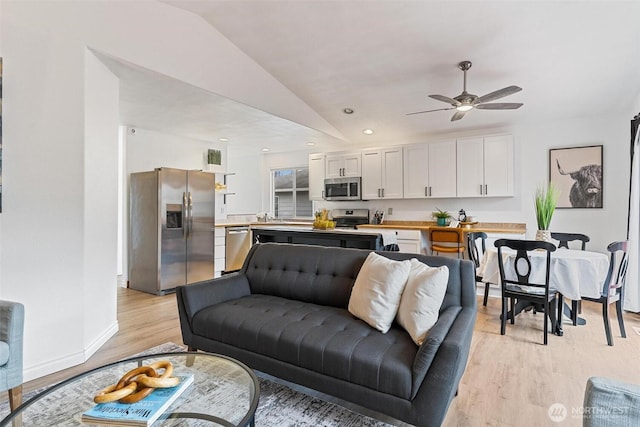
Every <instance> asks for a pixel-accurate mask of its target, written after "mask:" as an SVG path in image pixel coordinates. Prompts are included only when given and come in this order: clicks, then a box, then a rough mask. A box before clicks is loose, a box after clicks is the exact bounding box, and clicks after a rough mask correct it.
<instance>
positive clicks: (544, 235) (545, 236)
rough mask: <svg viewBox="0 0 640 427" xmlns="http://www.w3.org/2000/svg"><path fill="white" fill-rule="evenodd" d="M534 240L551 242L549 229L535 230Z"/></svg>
mask: <svg viewBox="0 0 640 427" xmlns="http://www.w3.org/2000/svg"><path fill="white" fill-rule="evenodd" d="M536 240H540V241H543V242H551V231H549V230H538V231H536Z"/></svg>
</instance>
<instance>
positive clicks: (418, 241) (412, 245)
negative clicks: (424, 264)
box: [391, 230, 425, 255]
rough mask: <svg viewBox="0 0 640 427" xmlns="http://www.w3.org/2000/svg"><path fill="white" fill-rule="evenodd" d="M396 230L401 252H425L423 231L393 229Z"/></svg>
mask: <svg viewBox="0 0 640 427" xmlns="http://www.w3.org/2000/svg"><path fill="white" fill-rule="evenodd" d="M391 231H395V233H396V236H397V239H398V247H399V248H400V252H404V253H408V254H423V255H424V254H425V252H424V251H423V249H422V248H423V246H424V245H423V237H422V236H423V233H422V232H420V231H418V230H391Z"/></svg>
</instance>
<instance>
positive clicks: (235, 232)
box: [227, 228, 249, 234]
mask: <svg viewBox="0 0 640 427" xmlns="http://www.w3.org/2000/svg"><path fill="white" fill-rule="evenodd" d="M248 232H249V229H248V228H240V229H234V230H227V234H247V233H248Z"/></svg>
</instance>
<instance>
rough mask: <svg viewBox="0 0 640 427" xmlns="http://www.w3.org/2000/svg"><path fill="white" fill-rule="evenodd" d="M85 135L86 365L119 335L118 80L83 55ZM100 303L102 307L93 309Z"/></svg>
mask: <svg viewBox="0 0 640 427" xmlns="http://www.w3.org/2000/svg"><path fill="white" fill-rule="evenodd" d="M84 58H85V65H84V67H85V81H84V104H85V134H84V142H85V144H84V230H83V231H84V236H83V237H84V242H83V247H84V261H83V263H82V264H83V266H84V279H83V281H82V283H83V285H84V292H83V294H84V303H83V306H84V307H91V309H90V310H81V311H80V313H81V314H82V315H83V317H84V319H83V322H82V325H83V326H84V339H83V348H84V357H83V359H85V360H86V359H87V358H88V357H89V356H91V355H92V354H93V353H95V351H96V350H97V349H98V348H100V346H101V345H102V344H104V343H105V342H106V341H107V339H109V338H110V337H111V336H113V334H115V333H116V332H117V330H118V320H117V310H116V300H117V294H116V275H117V259H116V253H115V252H111V253H104V252H103V251H102V250H99V249H98V248H100V247H102V246H105V247H107V248H113V247H115V245H116V241H117V230H118V211H117V205H116V206H114V205H113V202H112V201H113V200H114V199H115V198H117V194H118V169H117V167H116V168H114V167H113V166H114V165H117V163H118V156H119V146H118V138H119V135H118V103H119V92H118V90H119V86H118V79H117V78H116V77H115V76H114V75H113V74H112V73H111V72H110V71H109V70H108V69H107V68H106V67H105V66H104V64H103V63H102V62H100V61H99V60H98V59H97V58H96V57H95V55H94V54H93V53H91V52H90V51H89V50H87V49H85V55H84ZM96 301H101V302H102V303H101V304H96V303H95V302H96Z"/></svg>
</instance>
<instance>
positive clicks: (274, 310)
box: [192, 294, 417, 399]
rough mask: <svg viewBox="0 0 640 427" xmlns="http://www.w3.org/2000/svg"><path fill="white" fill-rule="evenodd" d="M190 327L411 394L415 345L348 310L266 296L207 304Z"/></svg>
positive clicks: (212, 336) (367, 384) (248, 347)
mask: <svg viewBox="0 0 640 427" xmlns="http://www.w3.org/2000/svg"><path fill="white" fill-rule="evenodd" d="M192 326H193V331H194V333H195V334H196V335H201V336H204V337H207V338H210V339H212V340H216V341H219V342H223V343H225V344H229V345H232V346H235V347H239V348H242V349H244V350H248V351H252V352H254V353H258V354H262V355H265V356H268V357H272V358H274V359H278V360H281V361H284V362H287V363H291V364H293V365H296V366H300V367H303V368H306V369H310V370H313V371H316V372H319V373H322V374H325V375H328V376H331V377H334V378H339V379H342V380H345V381H349V382H352V383H355V384H359V385H362V386H365V387H369V388H371V389H374V390H378V391H380V392H383V393H387V394H392V395H394V396H398V397H401V398H403V399H409V398H410V396H411V392H412V390H411V388H412V376H411V373H412V367H413V361H414V358H415V356H416V352H417V346H416V345H415V344H414V343H413V341H412V340H411V337H409V335H408V334H407V333H406V332H405V331H404V330H403V329H402V328H400V327H398V326H394V327H392V328H391V329H390V330H389V332H388V333H386V334H382V333H380V332H379V331H376V330H375V329H373V328H371V327H370V326H368V325H367V324H366V323H364V322H362V321H361V320H358V319H356V318H354V317H353V316H351V315H350V314H349V312H348V311H347V310H346V309H340V308H336V307H326V306H319V305H316V304H310V303H304V302H301V301H294V300H288V299H285V298H280V297H276V296H270V295H259V294H258V295H250V296H247V297H243V298H239V299H237V300H233V301H227V302H224V303H221V304H217V305H215V306H211V307H207V308H205V309H203V310H201V311H199V312H198V313H196V314H195V316H194V317H193V322H192Z"/></svg>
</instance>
